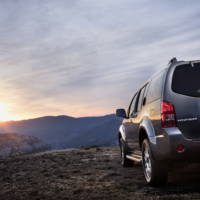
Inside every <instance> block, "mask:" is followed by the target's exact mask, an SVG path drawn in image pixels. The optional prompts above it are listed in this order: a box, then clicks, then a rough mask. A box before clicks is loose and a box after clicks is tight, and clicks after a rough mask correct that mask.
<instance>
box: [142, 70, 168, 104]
mask: <svg viewBox="0 0 200 200" xmlns="http://www.w3.org/2000/svg"><path fill="white" fill-rule="evenodd" d="M163 78H164V72H162V73H160V74H159V75H158V76H156V77H155V78H153V79H152V80H151V82H150V84H149V88H148V91H147V97H146V102H147V103H150V102H152V101H155V100H157V99H160V98H161V93H162V87H163Z"/></svg>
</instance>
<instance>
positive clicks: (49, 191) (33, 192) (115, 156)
mask: <svg viewBox="0 0 200 200" xmlns="http://www.w3.org/2000/svg"><path fill="white" fill-rule="evenodd" d="M199 178H200V172H199V170H198V168H197V167H196V168H195V169H184V170H182V171H179V173H177V172H173V173H171V174H170V178H169V184H168V185H166V186H165V187H159V188H152V187H149V186H147V185H146V184H145V182H144V177H143V174H142V171H141V166H139V165H137V166H135V167H133V168H128V169H124V168H122V167H121V166H120V164H119V152H118V148H116V147H112V148H91V149H80V150H65V151H63V150H62V151H52V152H45V153H36V154H31V155H24V156H16V157H11V158H7V159H2V160H1V161H0V186H1V190H0V199H2V200H13V199H14V200H18V199H21V200H22V199H24V200H33V199H35V200H39V199H44V200H45V199H72V200H82V199H84V200H86V199H95V200H98V199H99V200H100V199H101V200H103V199H109V200H110V199H111V200H112V199H115V200H118V199H120V200H121V199H122V200H126V199H148V200H153V199H156V200H158V199H165V200H167V199H181V200H184V199H200V183H199Z"/></svg>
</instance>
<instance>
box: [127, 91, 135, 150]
mask: <svg viewBox="0 0 200 200" xmlns="http://www.w3.org/2000/svg"><path fill="white" fill-rule="evenodd" d="M137 102H138V93H136V94H135V95H134V97H133V99H132V101H131V103H130V106H129V109H128V112H127V115H128V119H126V122H125V123H124V127H125V130H126V141H127V144H128V147H129V149H130V151H133V150H134V149H135V144H134V135H135V128H134V125H133V123H132V120H131V118H132V115H133V114H134V113H135V110H136V105H137Z"/></svg>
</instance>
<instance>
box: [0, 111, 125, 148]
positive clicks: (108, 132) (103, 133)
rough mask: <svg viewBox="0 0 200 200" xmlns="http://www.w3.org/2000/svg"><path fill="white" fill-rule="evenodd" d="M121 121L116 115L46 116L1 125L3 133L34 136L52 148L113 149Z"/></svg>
mask: <svg viewBox="0 0 200 200" xmlns="http://www.w3.org/2000/svg"><path fill="white" fill-rule="evenodd" d="M120 123H121V120H119V119H118V118H116V117H115V115H113V114H111V115H105V116H100V117H81V118H73V117H69V116H55V117H54V116H46V117H40V118H35V119H29V120H22V121H9V122H2V123H0V133H19V134H22V135H26V136H34V137H36V138H38V139H40V140H42V141H43V142H44V143H46V144H49V145H50V146H51V148H52V149H63V148H79V147H81V146H95V145H97V146H112V145H115V144H116V143H117V129H118V127H119V125H120Z"/></svg>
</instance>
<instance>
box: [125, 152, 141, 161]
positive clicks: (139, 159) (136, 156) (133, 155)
mask: <svg viewBox="0 0 200 200" xmlns="http://www.w3.org/2000/svg"><path fill="white" fill-rule="evenodd" d="M126 158H128V159H129V160H133V161H135V162H138V163H140V162H142V156H141V155H138V154H132V155H126Z"/></svg>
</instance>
